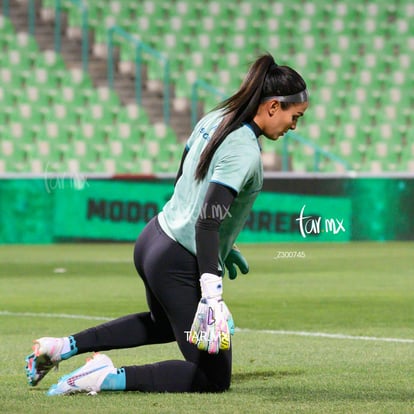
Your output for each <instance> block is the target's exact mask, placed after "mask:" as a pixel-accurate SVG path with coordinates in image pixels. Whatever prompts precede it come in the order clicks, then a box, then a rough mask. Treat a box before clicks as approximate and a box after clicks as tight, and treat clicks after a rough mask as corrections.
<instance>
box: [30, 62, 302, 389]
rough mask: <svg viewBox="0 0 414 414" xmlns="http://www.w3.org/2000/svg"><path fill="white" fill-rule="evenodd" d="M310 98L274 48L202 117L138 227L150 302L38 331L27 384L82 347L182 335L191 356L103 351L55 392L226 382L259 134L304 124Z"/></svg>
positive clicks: (256, 182)
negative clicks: (229, 281)
mask: <svg viewBox="0 0 414 414" xmlns="http://www.w3.org/2000/svg"><path fill="white" fill-rule="evenodd" d="M307 107H308V93H307V90H306V84H305V82H304V80H303V79H302V77H301V76H300V75H299V74H298V73H297V72H296V71H294V70H293V69H291V68H290V67H288V66H279V65H277V64H276V63H275V61H274V59H273V57H272V56H271V55H269V54H265V55H263V56H261V57H259V58H258V59H257V60H256V61H255V62H254V63H253V64H252V66H251V67H250V69H249V71H248V73H247V75H246V77H245V79H244V81H243V83H242V85H241V87H240V89H239V90H238V91H237V92H236V93H235V94H234V95H233V96H231V97H230V98H228V99H226V100H225V101H223V102H222V103H221V104H219V105H218V107H217V108H216V109H215V110H213V111H212V112H210V113H208V114H207V115H206V116H205V117H204V118H203V119H201V121H199V123H198V124H197V126H196V127H195V129H194V131H193V132H192V134H191V136H190V138H189V139H188V141H187V145H186V147H185V151H184V154H183V157H182V160H181V165H180V168H179V171H178V175H177V178H176V182H175V188H174V193H173V195H172V197H171V199H170V200H169V201H168V202H167V203H166V204H165V206H164V208H163V210H162V211H161V212H160V213H159V214H158V216H157V217H155V218H153V219H152V221H150V222H149V223H148V224H147V226H146V227H145V228H144V230H143V231H142V233H141V234H140V236H139V237H138V240H137V242H136V244H135V250H134V262H135V266H136V269H137V271H138V273H139V276H140V277H141V278H142V281H143V283H144V285H145V291H146V298H147V302H148V307H149V311H146V312H142V313H134V314H131V315H127V316H124V317H121V318H119V319H115V320H113V321H110V322H108V323H104V324H102V325H98V326H96V327H93V328H90V329H87V330H84V331H82V332H79V333H76V334H73V335H71V336H68V337H63V338H50V337H43V338H40V339H37V340H36V341H34V346H33V351H34V352H33V353H32V354H31V355H29V356H28V357H26V372H27V376H28V380H29V384H31V385H36V384H37V383H38V382H39V381H40V380H41V379H42V378H43V377H44V376H45V375H46V374H47V373H48V372H49V371H50V369H52V368H53V367H55V366H57V365H58V364H59V362H60V361H61V360H65V359H68V358H70V357H72V356H74V355H78V354H83V353H86V352H92V351H94V352H98V351H105V350H110V349H120V348H131V347H138V346H142V345H148V344H160V343H167V342H173V341H176V342H177V343H178V346H179V348H180V350H181V352H182V354H183V356H184V359H183V360H171V361H163V362H157V363H153V364H147V365H137V366H125V367H122V368H118V369H116V368H114V365H113V364H112V361H111V360H110V358H109V357H108V356H106V355H105V354H101V353H97V354H95V355H94V356H93V358H92V359H90V360H89V361H88V362H87V363H86V364H85V365H84V366H82V367H81V368H79V369H78V370H76V371H74V372H72V373H70V374H68V375H66V376H64V377H62V378H61V379H60V380H59V382H58V383H57V384H56V385H53V386H52V387H51V388H50V389H49V392H48V394H49V395H59V394H70V393H74V392H89V393H96V392H99V391H107V390H125V391H144V392H222V391H225V390H227V389H228V388H229V387H230V380H231V366H232V354H231V351H232V350H231V346H230V334H231V333H232V318H231V314H230V312H229V310H228V308H227V306H226V305H225V304H224V302H223V300H222V291H223V287H222V276H223V274H224V269H225V264H224V262H226V266H227V265H228V266H229V268H230V269H231V270H232V272H231V274H230V276H231V277H235V274H234V263H232V261H233V259H234V258H235V257H237V255H238V254H239V253H238V252H235V251H234V250H232V248H233V244H234V242H235V240H236V238H237V235H238V234H239V232H240V231H241V229H242V228H243V225H244V223H245V220H246V218H247V217H248V215H249V212H250V210H251V208H252V205H253V202H254V200H255V198H256V196H257V195H258V194H259V192H260V190H261V188H262V181H263V168H262V162H261V154H260V145H259V142H258V137H259V136H261V135H264V136H265V137H266V138H268V139H270V140H273V141H276V140H277V139H278V138H279V137H281V136H283V134H284V133H285V132H287V131H288V130H289V129H295V128H296V124H297V121H298V119H299V118H300V117H301V116H302V115H303V114H304V112H305V111H306V109H307ZM238 258H239V259H240V260H241V259H242V257H241V256H240V254H239V256H238ZM242 262H243V261H242ZM244 264H245V265H246V263H244ZM242 270H243V271H244V272H247V270H248V269H247V268H245V269H242Z"/></svg>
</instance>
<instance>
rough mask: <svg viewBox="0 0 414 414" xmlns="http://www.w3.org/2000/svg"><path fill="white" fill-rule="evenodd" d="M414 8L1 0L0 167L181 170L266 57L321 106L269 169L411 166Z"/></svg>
mask: <svg viewBox="0 0 414 414" xmlns="http://www.w3.org/2000/svg"><path fill="white" fill-rule="evenodd" d="M413 19H414V3H413V2H412V1H410V0H393V1H389V0H377V1H359V2H356V1H351V0H342V1H330V2H326V1H323V0H306V1H302V0H299V1H272V0H262V1H260V2H255V1H253V0H240V1H237V0H234V1H229V0H203V1H198V0H171V1H161V0H152V1H149V0H2V10H1V15H0V39H1V50H2V53H1V54H0V74H1V76H0V102H1V105H0V128H1V129H0V134H1V159H0V173H42V172H44V171H45V169H46V168H47V169H48V171H53V172H69V171H70V172H85V173H110V174H114V173H126V174H152V173H168V172H175V171H176V169H177V163H178V160H179V158H180V156H181V153H182V148H183V142H184V141H185V139H186V138H187V137H188V135H189V133H190V132H191V129H192V126H193V125H194V123H195V122H196V120H197V119H199V117H200V116H201V115H202V114H203V113H205V112H206V111H208V110H210V109H212V108H213V107H214V106H215V105H216V104H217V103H218V102H219V101H220V100H221V99H222V98H224V97H227V96H229V95H230V94H232V93H233V92H235V91H236V90H237V88H238V87H239V85H240V83H241V81H242V79H243V76H244V75H245V73H246V71H247V69H248V67H249V65H250V63H251V62H252V61H253V60H255V59H256V57H257V56H258V55H260V54H261V53H264V52H266V51H268V52H270V53H272V54H273V56H274V57H275V59H276V61H277V62H278V63H279V64H287V65H290V66H292V67H294V68H295V69H297V70H298V71H299V72H300V73H301V74H302V75H303V77H304V78H305V80H306V81H307V83H308V88H309V91H310V95H311V106H310V109H309V110H308V112H307V114H306V117H305V118H304V119H303V120H301V122H300V124H299V127H298V129H297V131H296V133H290V134H289V135H288V136H287V139H285V142H283V143H278V144H276V145H275V144H274V143H272V142H267V141H266V140H264V141H263V160H264V166H265V169H266V170H267V171H281V170H282V171H295V172H312V171H319V172H344V171H355V172H373V173H383V172H407V171H411V172H413V171H414V140H413V132H412V126H413V125H412V124H413V115H412V114H413V107H414V93H413V90H414V71H413V69H412V68H413V59H414V58H413V56H414V28H413V24H412V21H413Z"/></svg>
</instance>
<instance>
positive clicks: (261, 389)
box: [0, 242, 414, 414]
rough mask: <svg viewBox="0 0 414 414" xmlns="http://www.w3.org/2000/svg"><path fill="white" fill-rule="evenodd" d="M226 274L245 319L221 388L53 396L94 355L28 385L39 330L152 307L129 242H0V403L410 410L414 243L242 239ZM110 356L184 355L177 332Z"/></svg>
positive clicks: (22, 407)
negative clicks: (238, 256) (241, 263)
mask: <svg viewBox="0 0 414 414" xmlns="http://www.w3.org/2000/svg"><path fill="white" fill-rule="evenodd" d="M239 247H240V248H241V249H242V251H243V253H244V255H245V256H246V258H247V259H248V261H249V264H250V273H249V274H248V275H239V276H238V278H237V279H236V280H234V281H230V280H228V279H226V280H225V284H224V292H225V294H224V297H225V300H226V303H227V304H228V306H229V307H230V309H231V311H232V313H233V316H234V319H235V322H236V326H237V327H238V328H239V330H238V331H237V332H236V334H235V336H234V338H233V349H234V370H233V380H232V387H231V390H230V391H229V392H226V393H224V394H219V395H214V394H204V395H197V394H181V395H179V394H143V393H132V392H131V393H121V392H120V393H118V392H116V393H101V394H98V395H97V396H94V397H91V396H87V395H84V394H81V395H75V396H66V397H54V398H53V397H47V396H46V395H45V392H46V391H47V389H48V388H49V386H50V385H52V384H53V383H55V382H56V381H57V380H58V378H59V377H60V376H61V375H64V374H66V373H68V372H70V371H71V370H73V369H75V368H77V367H79V366H80V365H82V364H83V363H84V361H85V357H86V355H79V356H76V357H74V358H72V359H71V360H69V361H65V362H63V363H62V364H61V365H60V370H59V372H51V373H49V374H48V376H47V377H45V378H44V380H43V381H42V382H41V383H40V384H39V385H38V387H34V388H33V387H29V386H28V385H27V383H26V378H25V373H24V357H25V356H26V355H27V354H28V353H29V352H30V350H31V344H32V340H33V339H35V338H37V337H40V336H46V335H48V336H63V335H67V334H70V333H74V332H77V331H79V330H81V329H84V328H86V327H89V326H92V325H95V324H97V323H100V322H101V319H100V318H105V317H107V318H112V317H117V316H121V315H124V314H127V313H133V312H137V311H142V310H145V309H146V304H145V299H144V294H143V293H144V291H143V285H142V283H141V281H140V280H139V278H138V276H137V275H136V274H135V270H134V267H133V263H132V250H133V245H132V244H61V245H37V246H1V247H0V292H1V293H0V295H1V302H0V385H1V387H0V412H1V413H36V414H40V413H41V414H52V413H53V414H55V413H70V414H73V413H82V414H84V413H105V414H108V413H116V414H119V413H145V414H146V413H166V414H167V413H168V414H174V413H190V412H191V413H192V412H195V413H212V412H213V413H229V414H230V413H231V414H233V413H238V414H240V413H254V414H259V413H318V414H320V413H412V412H414V266H413V265H414V256H413V251H414V243H410V242H395V243H394V242H393V243H362V242H361V243H356V242H355V243H330V244H329V243H301V244H271V245H270V244H263V245H260V244H259V245H241V246H239ZM108 355H110V356H111V358H112V359H113V361H114V363H115V365H117V366H121V365H128V364H141V363H150V362H155V361H159V360H165V359H170V358H180V354H179V352H178V350H177V347H176V345H175V344H167V345H159V346H158V345H157V346H148V347H141V348H135V349H128V350H117V351H109V352H108Z"/></svg>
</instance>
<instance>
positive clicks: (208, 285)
mask: <svg viewBox="0 0 414 414" xmlns="http://www.w3.org/2000/svg"><path fill="white" fill-rule="evenodd" d="M200 284H201V295H202V297H201V300H200V302H199V304H198V306H197V311H196V314H195V316H194V320H193V323H192V325H191V331H190V335H189V337H188V341H189V342H190V343H192V344H194V345H196V346H197V348H198V349H200V350H201V351H207V352H208V353H209V354H217V353H218V352H219V350H220V349H221V350H228V349H230V335H233V334H234V321H233V317H232V315H231V313H230V311H229V309H228V307H227V306H226V304H225V303H224V301H223V299H222V297H221V296H222V293H223V286H222V279H221V277H219V276H216V275H213V274H211V273H204V274H203V275H202V276H201V278H200Z"/></svg>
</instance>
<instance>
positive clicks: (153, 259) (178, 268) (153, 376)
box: [73, 218, 232, 392]
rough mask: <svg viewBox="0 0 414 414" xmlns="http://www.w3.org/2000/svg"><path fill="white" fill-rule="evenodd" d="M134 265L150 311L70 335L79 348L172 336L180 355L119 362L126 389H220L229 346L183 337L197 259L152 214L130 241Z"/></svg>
mask: <svg viewBox="0 0 414 414" xmlns="http://www.w3.org/2000/svg"><path fill="white" fill-rule="evenodd" d="M134 262H135V267H136V269H137V271H138V273H139V275H140V276H141V278H142V280H143V282H144V284H145V289H146V296H147V302H148V306H149V309H150V312H143V313H135V314H132V315H128V316H124V317H121V318H119V319H115V320H113V321H110V322H107V323H104V324H102V325H99V326H97V327H94V328H90V329H87V330H85V331H82V332H80V333H78V334H75V335H73V336H74V338H75V340H76V344H77V347H78V350H79V353H84V352H90V351H104V350H109V349H121V348H131V347H137V346H141V345H147V344H161V343H167V342H173V341H177V343H178V346H179V348H180V350H181V352H182V354H183V356H184V358H185V361H179V360H171V361H163V362H158V363H154V364H148V365H139V366H128V367H125V373H126V386H127V390H138V391H146V392H221V391H225V390H227V389H228V388H229V386H230V377H231V360H232V358H231V350H230V351H220V352H219V353H218V354H217V355H210V354H208V353H207V352H205V351H199V350H198V349H197V348H196V346H194V345H192V344H190V343H189V342H188V341H187V334H186V332H188V331H190V328H191V323H192V321H193V318H194V315H195V312H196V309H197V305H198V302H199V300H200V286H199V275H198V267H197V260H196V258H195V256H194V255H192V254H191V253H190V252H188V251H187V250H186V249H184V248H183V247H182V246H181V245H179V244H178V243H176V242H174V241H173V240H171V239H170V238H169V237H168V236H167V235H166V234H165V233H164V232H163V231H162V229H161V227H160V225H159V223H158V220H157V219H156V218H154V219H152V220H151V221H150V222H149V223H148V224H147V226H146V227H145V228H144V230H143V231H142V233H141V235H140V236H139V237H138V240H137V242H136V244H135V250H134Z"/></svg>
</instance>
